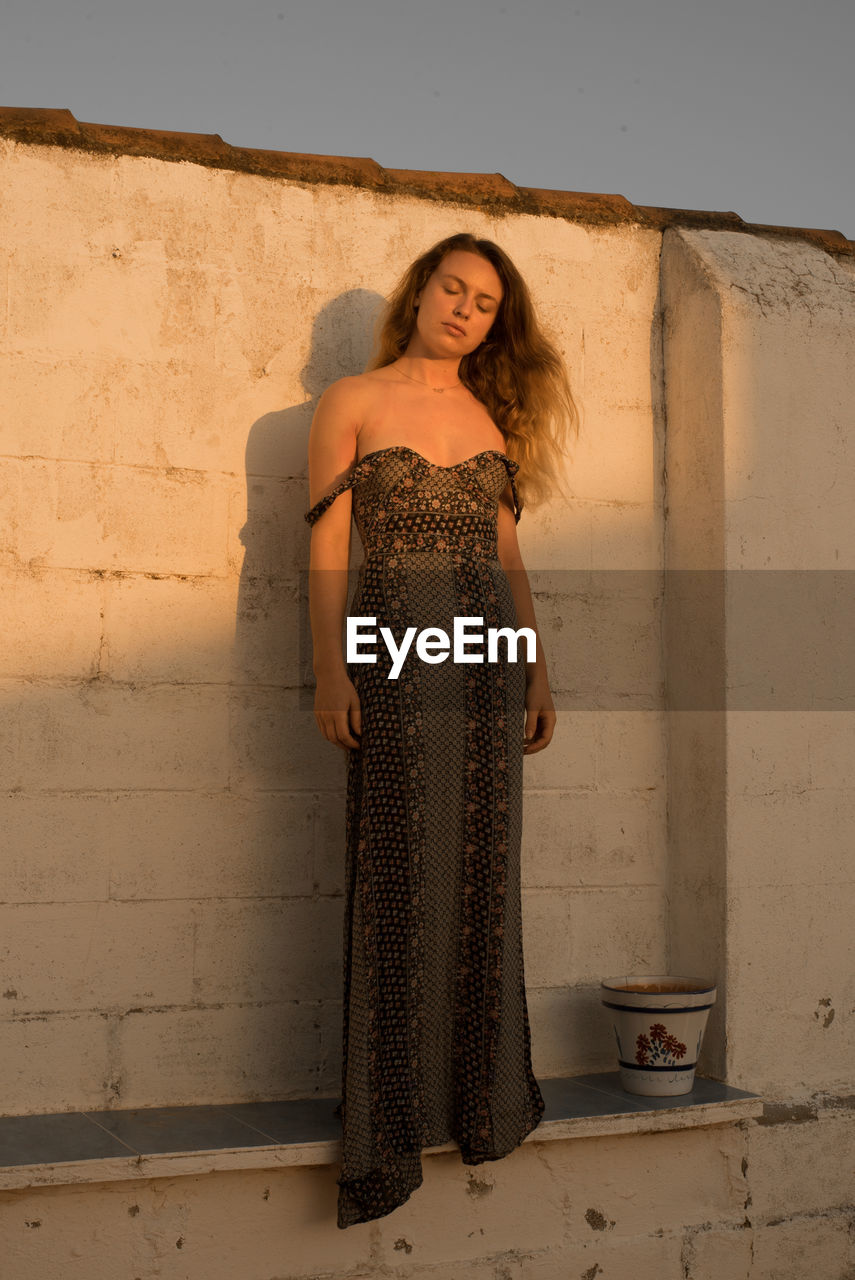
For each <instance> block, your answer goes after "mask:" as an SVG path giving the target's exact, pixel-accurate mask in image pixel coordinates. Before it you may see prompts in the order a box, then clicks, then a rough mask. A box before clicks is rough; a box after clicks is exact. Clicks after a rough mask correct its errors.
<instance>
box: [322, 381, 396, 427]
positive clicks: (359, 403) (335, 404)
mask: <svg viewBox="0 0 855 1280" xmlns="http://www.w3.org/2000/svg"><path fill="white" fill-rule="evenodd" d="M388 379H389V375H388V373H387V372H386V370H385V369H371V370H369V372H367V373H355V374H351V375H350V377H347V378H338V379H337V380H336V381H335V382H331V383H330V385H329V386H328V387H327V389H326V391H325V392H324V393H323V395H322V396H321V398H320V401H319V402H318V408H321V406H323V408H324V409H325V410H329V411H332V412H335V413H341V414H345V415H346V416H348V417H352V418H354V420H357V421H359V422H361V420H362V416H363V414H364V412H365V410H366V409H367V408H368V407H369V405H371V403H372V402H373V400H374V399H375V397H376V396H377V393H378V391H381V390H382V387H383V385H384V383H386V382H387V381H388Z"/></svg>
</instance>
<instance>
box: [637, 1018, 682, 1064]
mask: <svg viewBox="0 0 855 1280" xmlns="http://www.w3.org/2000/svg"><path fill="white" fill-rule="evenodd" d="M635 1045H636V1048H635V1060H636V1062H637V1063H638V1065H639V1066H640V1067H649V1066H654V1065H656V1064H658V1065H659V1066H663V1067H673V1066H676V1064H677V1059H678V1058H685V1056H686V1046H685V1045H684V1044H681V1043H680V1041H679V1040H678V1039H677V1037H676V1036H672V1035H671V1033H670V1031H667V1030H666V1028H665V1026H664V1024H663V1023H661V1022H654V1023H653V1025H652V1026H651V1028H650V1035H649V1036H646V1035H645V1034H644V1032H643V1031H641V1032H639V1034H638V1036H636V1040H635Z"/></svg>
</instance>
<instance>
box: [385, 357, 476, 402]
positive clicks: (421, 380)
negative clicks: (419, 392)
mask: <svg viewBox="0 0 855 1280" xmlns="http://www.w3.org/2000/svg"><path fill="white" fill-rule="evenodd" d="M392 368H393V369H395V370H396V371H397V372H398V373H400V374H401V375H402V377H404V378H409V379H410V382H418V383H420V384H421V386H423V387H430V389H431V391H435V392H436V393H437V395H439V396H441V395H442V393H443V391H453V390H454V388H455V387H462V386H463V383H462V382H461V381H460V379H459V378H458V379H457V381H456V382H452V383H451V385H450V386H447V387H431V384H430V383H429V382H425V380H424V378H414V377H413V375H412V374H411V373H404V370H403V369H401V368H399V367H398V365H396V364H393V365H392Z"/></svg>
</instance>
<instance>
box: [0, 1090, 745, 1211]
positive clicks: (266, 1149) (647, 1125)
mask: <svg viewBox="0 0 855 1280" xmlns="http://www.w3.org/2000/svg"><path fill="white" fill-rule="evenodd" d="M540 1086H541V1089H542V1092H543V1096H544V1101H545V1103H546V1113H545V1116H544V1118H543V1120H542V1121H541V1122H540V1124H539V1125H538V1127H537V1128H536V1129H535V1130H534V1131H533V1132H532V1133H530V1134H529V1135H528V1136H527V1137H526V1138H525V1139H524V1141H526V1142H550V1141H560V1140H569V1139H574V1138H599V1137H614V1136H616V1135H620V1134H644V1133H661V1132H666V1131H669V1130H678V1129H697V1128H703V1127H706V1126H709V1125H716V1124H727V1123H730V1124H733V1123H736V1122H737V1121H740V1120H746V1119H751V1118H754V1117H757V1116H760V1115H762V1112H763V1101H762V1098H760V1097H758V1096H757V1095H756V1094H752V1093H747V1092H745V1091H744V1090H741V1089H735V1088H732V1087H731V1086H729V1085H726V1084H723V1083H720V1082H719V1081H715V1080H707V1079H701V1078H698V1079H696V1081H695V1087H694V1089H693V1090H692V1092H691V1093H687V1094H678V1095H675V1096H673V1097H657V1098H646V1097H642V1096H640V1095H636V1094H630V1093H625V1092H624V1091H623V1090H622V1089H621V1086H620V1081H619V1077H618V1074H617V1072H604V1073H600V1074H592V1075H585V1076H566V1077H551V1078H545V1079H542V1080H540ZM336 1101H337V1099H335V1098H314V1099H295V1100H294V1101H291V1102H279V1103H276V1102H267V1103H265V1102H261V1103H239V1104H234V1105H231V1106H228V1105H225V1106H199V1107H193V1106H188V1107H172V1108H167V1107H153V1108H141V1109H139V1110H135V1111H109V1112H104V1111H100V1112H97V1111H93V1112H87V1113H84V1112H61V1113H58V1114H57V1115H48V1116H9V1117H5V1118H3V1117H0V1190H14V1189H20V1188H25V1187H42V1186H57V1185H62V1184H79V1183H93V1182H121V1181H135V1180H144V1179H148V1178H162V1177H179V1176H192V1175H194V1174H195V1175H197V1174H202V1173H214V1172H218V1171H235V1170H244V1169H246V1170H250V1169H271V1168H282V1167H285V1166H297V1165H325V1164H336V1163H338V1161H339V1158H340V1144H339V1140H338V1138H337V1137H334V1136H331V1129H332V1128H333V1127H335V1128H336V1129H337V1126H338V1121H337V1120H333V1108H334V1107H335V1104H336ZM295 1121H296V1131H297V1133H298V1134H299V1136H296V1133H295V1129H294V1126H295ZM218 1128H219V1130H220V1131H221V1132H222V1134H223V1135H224V1136H223V1137H222V1139H221V1140H220V1141H217V1138H218ZM62 1129H65V1130H68V1132H67V1133H66V1134H65V1136H64V1137H63V1136H62V1135H61V1134H57V1133H56V1132H55V1131H56V1130H62ZM270 1129H273V1130H276V1129H278V1130H279V1131H280V1132H279V1134H278V1135H274V1134H271V1133H269V1132H266V1131H265V1130H270ZM288 1129H291V1131H292V1133H294V1134H295V1136H288V1137H287V1138H286V1137H285V1136H284V1133H283V1130H288ZM313 1131H314V1132H313ZM52 1138H53V1139H54V1141H53V1142H52V1141H51V1139H52ZM51 1147H53V1148H54V1150H53V1152H52V1153H51V1154H52V1158H48V1153H49V1151H50V1148H51ZM75 1147H76V1148H77V1150H75ZM138 1147H147V1148H148V1149H147V1150H139V1149H137V1148H138ZM169 1147H173V1148H175V1147H177V1148H178V1149H177V1150H176V1149H172V1150H169V1149H168V1148H169ZM28 1148H30V1149H31V1151H32V1154H33V1156H36V1153H37V1152H38V1155H40V1157H41V1158H33V1159H28V1156H27V1151H28ZM39 1148H41V1150H40V1151H39ZM61 1148H64V1150H62V1149H61ZM456 1149H457V1144H456V1143H455V1142H447V1143H445V1144H443V1145H442V1146H437V1147H426V1148H424V1152H423V1154H424V1155H433V1154H436V1153H438V1152H444V1151H455V1150H456ZM87 1152H89V1154H87ZM10 1157H12V1160H11V1162H10ZM25 1161H26V1163H25Z"/></svg>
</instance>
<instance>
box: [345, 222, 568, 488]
mask: <svg viewBox="0 0 855 1280" xmlns="http://www.w3.org/2000/svg"><path fill="white" fill-rule="evenodd" d="M455 249H463V250H465V251H466V252H468V253H477V254H478V255H479V256H480V257H482V258H486V260H487V261H488V262H489V263H490V264H491V265H492V266H493V267H494V268H495V270H496V273H497V274H498V276H499V279H500V280H501V282H502V300H501V302H500V304H499V309H498V312H497V314H496V318H495V320H494V321H493V324H492V326H491V328H490V331H489V333H488V334H487V337H486V339H485V340H484V342H482V343H481V345H480V346H479V347H477V348H476V349H475V350H474V351H472V352H470V353H469V355H467V356H464V357H463V359H462V360H461V362H460V380H461V381H462V382H463V384H464V385H465V386H466V387H468V388H469V390H470V391H471V392H472V394H473V395H474V396H476V397H477V398H478V399H479V400H480V401H481V403H482V404H483V405H485V406H486V408H487V410H488V412H489V414H490V416H491V418H492V419H493V421H494V422H495V423H496V425H497V426H498V428H499V430H500V431H501V433H502V435H503V436H504V438H505V448H506V450H507V453H508V457H510V458H513V460H514V461H515V462H518V463H519V467H520V471H519V477H518V481H517V485H518V489H519V492H520V500H521V502H527V503H528V504H529V505H531V506H537V505H538V503H540V502H542V501H543V500H544V499H546V498H547V497H549V496H550V494H551V493H552V492H553V491H554V490H555V489H556V488H560V480H559V476H560V468H561V464H562V462H563V459H564V458H565V456H566V445H567V441H568V437H569V436H570V435H571V434H572V435H573V436H574V437H575V436H576V435H577V434H578V430H579V412H578V409H577V407H576V403H575V401H574V399H573V395H572V393H571V391H570V383H569V381H568V378H567V371H566V369H565V368H564V362H563V360H562V359H561V356H560V355H559V354H558V351H557V350H556V348H555V346H554V345H553V343H552V342H550V340H549V339H548V338H547V337H546V336H545V334H544V333H543V331H542V330H541V328H540V325H539V323H538V321H537V317H536V315H535V312H534V307H533V305H532V301H531V297H530V295H529V291H528V287H527V286H526V283H525V281H524V280H523V278H522V276H521V275H520V273H519V271H518V270H517V268H516V267H515V266H514V264H513V262H512V261H511V259H510V258H509V257H508V255H507V254H506V253H505V252H504V250H503V249H500V248H499V246H498V245H497V244H494V243H493V241H492V240H479V239H477V238H476V237H475V236H473V235H470V234H469V233H468V232H462V233H460V234H458V235H453V236H448V237H447V238H446V239H445V240H440V241H439V243H438V244H435V245H434V246H433V248H432V249H429V250H428V251H427V252H426V253H423V254H422V255H421V257H419V258H417V259H416V260H415V262H414V263H412V265H411V266H410V267H408V268H407V270H406V272H405V273H404V275H403V277H402V279H401V281H400V282H399V284H398V286H397V288H396V289H395V291H394V293H393V294H392V297H391V298H390V299H389V304H388V307H387V310H386V313H385V315H384V317H383V320H382V323H381V327H380V330H379V333H378V336H377V349H376V352H375V354H374V356H373V358H372V360H371V362H370V363H369V365H368V368H369V369H381V368H383V366H384V365H388V364H392V363H393V362H394V361H395V360H397V359H398V358H399V357H400V356H402V355H403V354H404V352H405V351H406V349H407V347H408V345H409V342H410V339H411V337H412V335H413V330H414V329H415V325H416V297H417V296H418V294H419V293H420V292H421V290H422V289H423V288H424V287H425V285H426V284H427V282H428V280H429V279H430V277H431V276H432V275H433V273H434V272H435V271H436V270H437V268H438V267H439V265H440V263H441V262H442V260H443V259H444V258H445V257H446V255H447V254H449V253H452V252H453V251H454V250H455Z"/></svg>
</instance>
